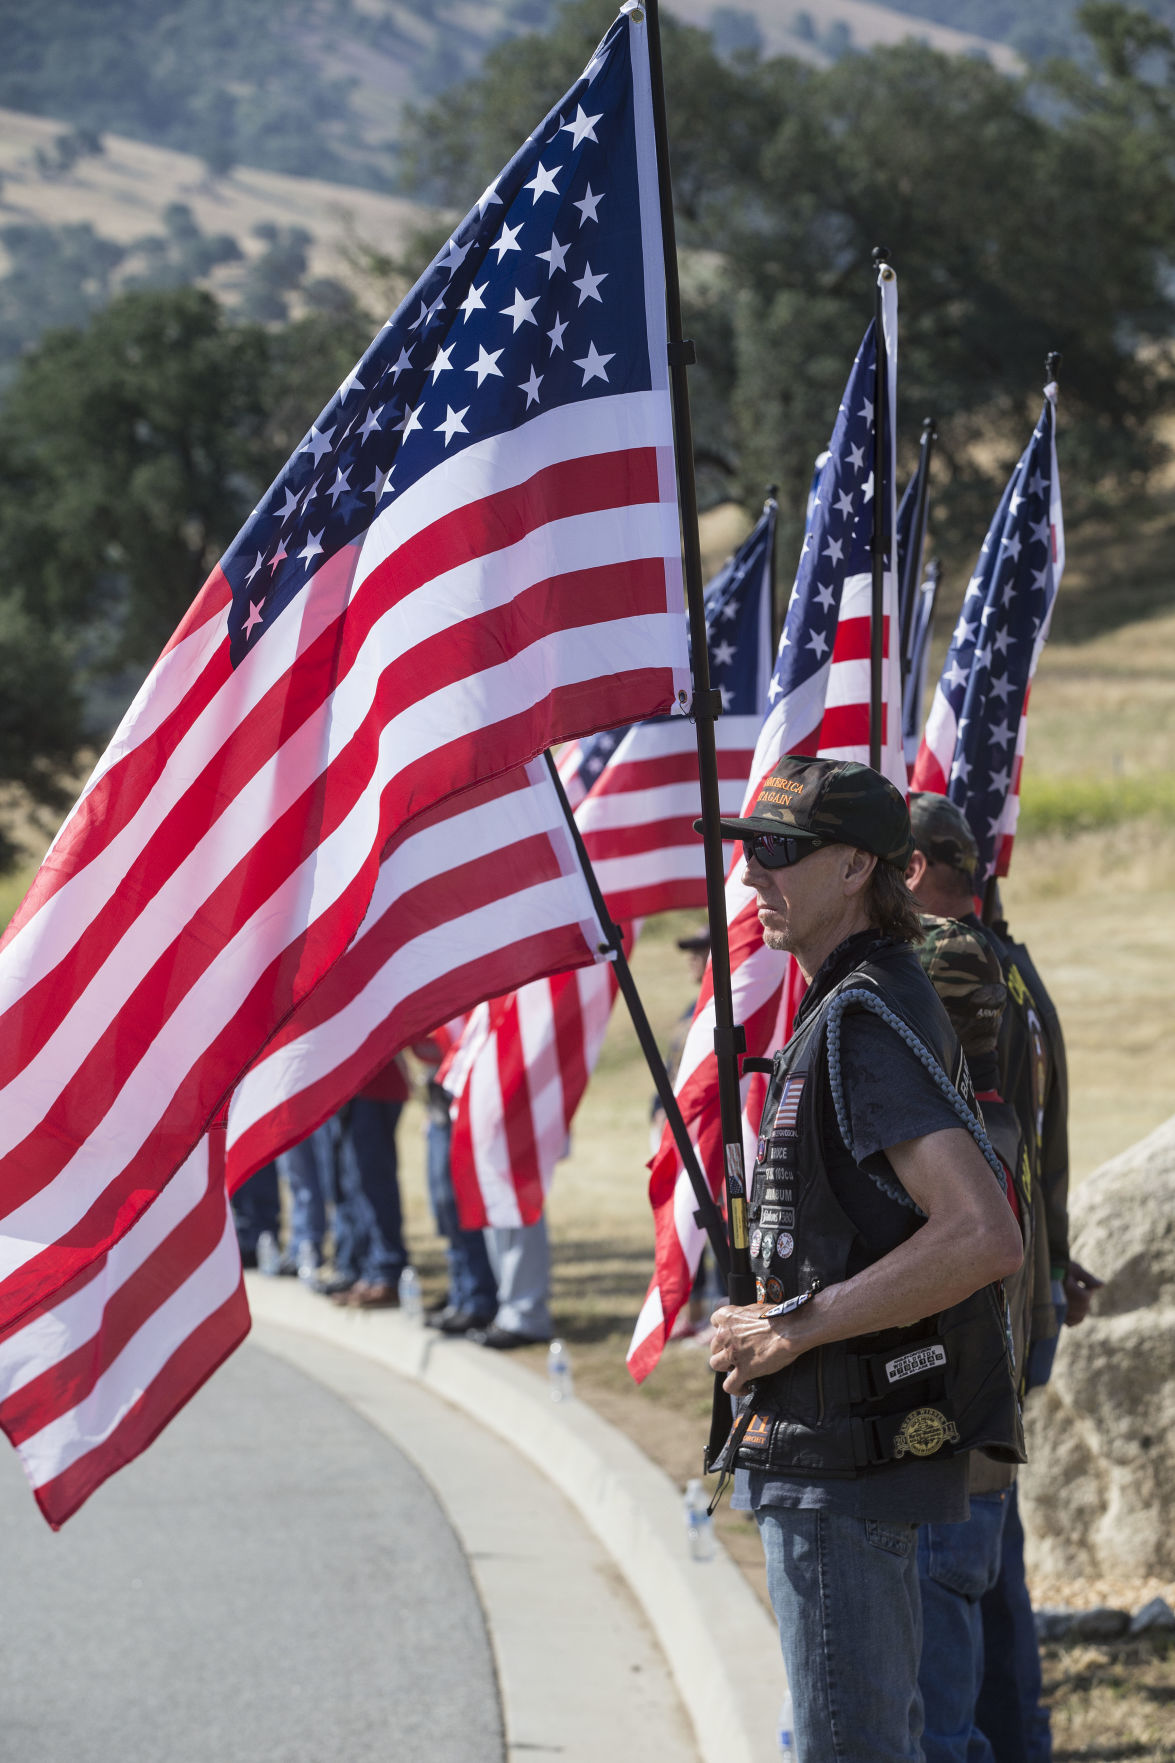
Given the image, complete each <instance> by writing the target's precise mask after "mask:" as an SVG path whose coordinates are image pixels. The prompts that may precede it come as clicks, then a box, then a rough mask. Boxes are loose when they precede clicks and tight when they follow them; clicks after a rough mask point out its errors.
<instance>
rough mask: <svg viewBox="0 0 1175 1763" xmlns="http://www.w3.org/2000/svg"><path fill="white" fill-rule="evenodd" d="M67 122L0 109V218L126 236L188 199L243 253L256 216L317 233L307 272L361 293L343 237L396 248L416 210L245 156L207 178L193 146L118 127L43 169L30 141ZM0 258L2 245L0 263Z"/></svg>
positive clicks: (236, 268) (232, 275)
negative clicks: (244, 162) (151, 142)
mask: <svg viewBox="0 0 1175 1763" xmlns="http://www.w3.org/2000/svg"><path fill="white" fill-rule="evenodd" d="M63 126H64V125H63V124H61V123H59V122H51V121H47V120H46V119H45V118H43V117H35V116H26V115H24V114H23V113H21V112H19V111H15V110H0V226H11V225H15V224H17V223H23V224H29V223H35V222H39V223H42V224H44V225H48V226H62V225H65V224H67V223H77V222H81V221H88V222H89V224H90V225H91V226H92V227H93V228H94V230H95V232H97V233H98V234H100V235H101V236H102V237H104V238H108V239H114V240H117V241H118V242H119V243H121V244H129V243H130V241H131V240H133V239H137V238H141V237H142V236H143V235H144V234H147V233H153V232H158V231H160V230H161V229H162V219H161V217H162V214H163V210H164V208H166V206H167V205H168V203H169V202H186V203H187V205H188V206H189V207H190V208H191V210H192V212H193V214H194V215H195V217H196V220H197V222H198V223H199V225H200V227H201V229H202V230H203V231H204V232H205V233H209V234H212V233H229V234H230V235H231V236H232V237H233V238H234V239H236V241H237V243H238V244H239V245H240V247H241V249H242V251H243V252H245V254H246V256H257V255H259V253H260V252H261V250H262V249H263V247H262V245H261V244H260V242H259V241H258V240H257V239H255V238H254V237H253V228H254V227H255V226H256V225H257V224H258V223H259V222H261V221H272V222H276V223H277V224H278V225H280V226H303V227H305V228H306V229H307V230H308V231H309V232H310V233H311V234H312V235H313V239H314V244H313V246H312V249H311V266H310V273H311V274H312V275H326V276H334V277H335V278H336V279H337V280H340V281H343V282H346V283H348V284H349V285H351V286H352V287H353V288H354V291H355V292H356V293H357V294H359V295H360V296H362V295H364V294H365V293H368V292H369V290H368V289H367V287H366V285H365V284H364V283H363V281H362V279H361V278H360V279H357V277H356V272H355V270H354V268H353V266H352V264H351V263H350V261H349V255H348V246H349V244H350V243H351V242H353V241H354V240H356V239H359V240H362V241H363V243H365V244H367V245H370V246H373V247H374V248H376V249H378V250H380V251H384V252H394V251H395V250H396V249H397V248H398V246H399V245H400V243H401V242H402V240H403V238H404V235H405V233H407V232H408V231H409V230H410V229H411V227H412V226H413V225H414V224H415V223H417V222H418V221H419V219H420V216H421V212H422V211H421V210H420V209H419V207H418V206H417V205H416V204H415V203H412V202H408V201H406V200H405V199H404V198H402V197H399V196H384V195H380V194H379V193H378V192H377V191H375V190H365V189H358V188H353V187H351V186H347V185H342V184H328V183H320V182H318V181H316V180H314V179H312V178H294V177H285V176H283V175H282V174H281V173H280V172H270V171H257V170H254V169H252V168H250V167H247V166H241V167H239V168H238V169H237V170H236V171H234V172H232V173H231V174H230V175H229V176H228V177H225V178H220V179H217V180H216V181H214V182H210V181H209V179H208V176H207V173H206V171H205V168H204V166H203V165H202V164H201V162H200V160H199V159H196V158H194V157H192V155H190V154H187V153H174V152H172V151H171V150H170V149H169V148H166V147H150V146H147V145H146V144H145V143H143V142H142V141H132V140H128V139H127V138H126V137H125V136H122V135H107V136H105V137H104V139H105V145H106V151H105V152H104V153H103V154H101V155H98V156H95V157H93V158H87V159H83V160H80V161H79V163H78V165H77V166H76V167H75V169H74V170H73V171H72V172H71V173H70V174H69V175H68V176H66V177H60V178H47V177H44V176H43V175H42V174H41V173H40V172H39V171H38V169H37V167H36V164H35V161H34V157H33V155H34V151H35V149H36V148H37V147H48V146H50V145H51V144H52V142H53V141H54V140H55V139H56V138H57V136H58V135H59V134H60V133H61V131H62V128H63ZM5 267H6V265H5V264H4V262H3V254H2V253H0V272H2V271H3V269H4V268H5ZM241 276H242V266H241V265H239V264H238V265H228V266H226V267H225V268H223V269H220V270H217V271H216V272H215V274H214V276H213V278H212V281H213V285H214V286H215V287H217V288H218V289H219V290H220V291H221V292H222V293H225V294H228V295H231V293H232V292H233V290H234V288H235V286H236V285H237V284H238V283H239V281H240V280H241ZM381 297H382V296H381Z"/></svg>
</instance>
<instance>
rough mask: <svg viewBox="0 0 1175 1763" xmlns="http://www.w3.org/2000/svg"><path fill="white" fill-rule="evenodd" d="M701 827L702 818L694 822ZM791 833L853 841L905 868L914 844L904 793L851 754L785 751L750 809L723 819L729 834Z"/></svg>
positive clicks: (730, 836) (726, 835)
mask: <svg viewBox="0 0 1175 1763" xmlns="http://www.w3.org/2000/svg"><path fill="white" fill-rule="evenodd" d="M694 826H695V828H696V829H697V830H698V831H700V830H701V822H700V821H695V822H694ZM756 833H789V834H790V835H791V836H792V837H793V838H797V839H813V840H819V841H820V843H821V844H823V845H857V846H859V848H860V849H861V850H862V851H872V852H873V853H874V855H875V856H877V857H880V858H881V860H882V862H884V863H892V864H893V865H894V867H895V868H896V869H900V870H903V871H904V870H905V868H906V865H907V864H908V863H909V861H910V857H911V854H912V852H913V849H914V841H913V839H912V837H911V836H910V817H909V815H908V814H907V812H906V803H905V799H904V798H903V796H902V793H901V791H900V790H897V789H895V788H894V786H893V784H891V783H890V781H889V779H888V778H884V777H882V775H881V773H880V772H878V771H873V770H872V769H871V768H870V767H869V766H868V765H858V764H857V763H856V762H855V761H854V760H846V759H812V758H809V757H808V756H807V755H806V754H803V753H789V754H788V755H787V757H786V759H781V760H780V761H779V764H778V765H777V766H776V767H775V768H774V770H773V771H769V772H768V774H767V776H766V777H765V778H764V779H763V782H762V785H761V786H760V789H759V794H758V796H757V798H756V800H755V803H754V807H753V808H752V810H751V813H750V814H748V815H746V816H744V817H743V818H742V819H739V820H725V819H724V820H723V822H722V836H723V837H724V838H727V839H744V838H753V837H754V835H755V834H756Z"/></svg>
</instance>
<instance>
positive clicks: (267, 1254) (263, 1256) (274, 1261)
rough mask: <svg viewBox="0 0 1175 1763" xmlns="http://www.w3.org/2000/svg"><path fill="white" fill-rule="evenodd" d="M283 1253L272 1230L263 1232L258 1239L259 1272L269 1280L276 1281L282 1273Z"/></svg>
mask: <svg viewBox="0 0 1175 1763" xmlns="http://www.w3.org/2000/svg"><path fill="white" fill-rule="evenodd" d="M281 1264H282V1252H281V1250H280V1249H279V1248H278V1246H277V1238H276V1237H275V1236H274V1234H273V1232H272V1231H271V1230H263V1231H262V1232H261V1235H260V1236H259V1237H258V1238H257V1271H258V1273H263V1274H264V1275H265V1277H266V1278H267V1279H276V1278H277V1276H278V1274H279V1273H280V1272H281Z"/></svg>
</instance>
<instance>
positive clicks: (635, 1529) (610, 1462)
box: [246, 1274, 784, 1763]
mask: <svg viewBox="0 0 1175 1763" xmlns="http://www.w3.org/2000/svg"><path fill="white" fill-rule="evenodd" d="M246 1284H247V1286H248V1293H249V1303H250V1306H251V1308H252V1311H253V1314H254V1316H255V1317H256V1318H257V1320H258V1321H259V1322H265V1323H268V1324H270V1325H276V1326H279V1327H282V1328H287V1329H291V1330H294V1331H296V1332H298V1333H301V1334H305V1335H310V1336H312V1337H314V1338H316V1339H319V1340H324V1341H329V1342H330V1343H332V1344H333V1345H335V1346H340V1347H344V1348H346V1349H348V1350H349V1351H351V1352H353V1353H358V1354H361V1355H362V1356H363V1357H364V1358H367V1359H371V1360H374V1361H375V1362H376V1363H378V1364H382V1365H385V1366H387V1367H388V1369H389V1370H391V1371H394V1372H396V1373H397V1374H398V1375H399V1376H401V1377H407V1378H412V1379H415V1380H416V1381H417V1382H419V1383H421V1384H423V1385H425V1386H426V1387H427V1388H428V1389H430V1390H432V1391H433V1392H434V1393H435V1394H437V1395H439V1396H440V1397H442V1398H443V1399H444V1400H445V1401H446V1402H448V1403H450V1404H451V1405H452V1406H453V1407H455V1408H459V1409H461V1410H463V1411H464V1412H465V1413H467V1414H469V1415H471V1416H472V1417H473V1418H474V1419H475V1420H476V1421H477V1422H478V1423H479V1424H480V1425H482V1426H484V1427H486V1428H487V1429H488V1430H489V1431H491V1432H494V1433H497V1434H498V1435H499V1436H500V1437H501V1438H503V1439H504V1440H506V1441H507V1443H509V1444H510V1445H511V1446H512V1447H513V1448H514V1449H515V1450H516V1451H518V1452H519V1453H520V1454H521V1455H522V1456H524V1457H526V1458H528V1459H529V1460H530V1461H531V1462H532V1463H534V1464H535V1465H536V1467H537V1468H539V1469H540V1470H541V1471H542V1472H543V1474H544V1475H546V1476H547V1477H548V1479H549V1480H550V1481H552V1482H554V1484H555V1486H556V1487H557V1488H558V1489H559V1490H560V1492H561V1493H562V1494H563V1495H564V1497H565V1498H566V1499H567V1500H569V1501H570V1502H571V1504H572V1505H573V1506H574V1507H575V1509H576V1510H577V1511H578V1512H579V1513H580V1515H581V1516H582V1518H583V1519H584V1521H585V1522H586V1524H587V1525H588V1526H589V1528H590V1529H591V1530H592V1531H593V1532H594V1533H595V1535H596V1536H597V1537H598V1538H599V1539H600V1542H601V1543H602V1544H603V1546H604V1548H605V1549H606V1550H607V1551H608V1553H609V1555H610V1556H611V1557H612V1559H613V1561H614V1562H615V1563H616V1566H617V1568H618V1569H619V1571H620V1573H621V1574H622V1575H623V1576H624V1578H625V1580H626V1581H627V1582H628V1585H629V1587H630V1589H631V1590H632V1593H633V1595H634V1596H635V1598H636V1599H637V1602H638V1603H639V1604H640V1606H641V1608H642V1609H643V1611H644V1613H645V1615H646V1617H647V1619H648V1621H649V1624H650V1626H651V1627H652V1629H653V1631H654V1633H655V1634H656V1636H657V1639H658V1641H659V1642H660V1644H661V1648H662V1650H663V1651H664V1654H665V1657H666V1660H667V1661H668V1663H669V1668H670V1670H671V1672H672V1674H673V1678H674V1681H675V1683H676V1686H677V1690H678V1694H679V1695H680V1697H681V1700H682V1704H683V1706H684V1707H685V1709H686V1712H687V1714H688V1715H689V1718H690V1720H691V1722H692V1724H693V1728H694V1733H695V1736H696V1739H697V1745H698V1751H699V1753H700V1755H701V1757H702V1759H703V1763H770V1760H771V1759H772V1758H775V1757H777V1756H778V1751H777V1749H776V1742H775V1722H776V1716H777V1714H778V1709H779V1702H780V1699H781V1696H782V1693H783V1681H784V1679H783V1665H782V1661H781V1660H780V1656H779V1639H778V1636H777V1634H776V1631H775V1625H774V1623H773V1622H772V1621H771V1619H770V1617H769V1616H768V1615H767V1613H766V1612H765V1611H764V1609H763V1607H762V1605H761V1604H760V1603H759V1600H758V1599H757V1598H756V1596H755V1594H754V1592H753V1591H752V1590H751V1588H750V1586H749V1585H748V1584H747V1582H746V1580H745V1579H744V1578H743V1576H742V1574H741V1572H740V1571H739V1569H738V1568H737V1567H736V1566H735V1565H734V1563H733V1561H731V1559H730V1558H729V1556H728V1555H727V1554H726V1553H725V1551H724V1550H723V1549H722V1548H721V1546H720V1545H719V1546H718V1548H717V1552H716V1556H715V1559H714V1560H713V1561H711V1562H708V1563H706V1564H705V1565H699V1564H698V1563H696V1562H693V1561H691V1560H690V1559H689V1558H688V1556H687V1554H686V1548H685V1539H684V1534H683V1525H682V1515H681V1493H680V1490H679V1489H678V1488H677V1487H676V1485H675V1484H674V1483H673V1482H672V1481H671V1480H670V1479H669V1477H668V1476H667V1475H666V1474H665V1473H664V1472H663V1471H662V1470H660V1469H658V1468H657V1466H656V1465H655V1464H653V1463H651V1462H650V1461H649V1459H648V1458H647V1457H646V1456H645V1455H644V1454H643V1452H641V1451H640V1450H638V1448H637V1446H636V1445H634V1444H633V1443H632V1441H631V1440H630V1439H628V1438H627V1437H626V1436H625V1435H624V1434H623V1433H622V1432H620V1431H619V1430H618V1429H617V1428H616V1427H614V1426H611V1425H610V1424H609V1423H608V1422H607V1421H606V1420H603V1419H602V1418H601V1417H600V1416H599V1415H598V1414H596V1413H594V1412H593V1410H592V1409H591V1408H589V1407H587V1406H586V1405H585V1404H584V1403H583V1402H579V1401H574V1400H573V1401H571V1402H562V1403H553V1402H552V1401H551V1400H550V1398H549V1397H548V1394H547V1391H546V1389H545V1388H544V1386H543V1385H542V1384H541V1383H540V1382H539V1380H538V1379H537V1378H536V1377H535V1376H534V1375H533V1374H532V1373H531V1372H529V1371H525V1370H524V1369H523V1368H522V1367H521V1366H519V1365H513V1364H511V1363H510V1361H509V1360H508V1359H507V1358H505V1357H504V1356H503V1355H500V1354H493V1353H487V1352H486V1351H485V1349H484V1348H480V1347H474V1346H470V1345H469V1344H468V1343H467V1342H465V1341H460V1340H446V1339H445V1338H444V1337H443V1336H441V1335H438V1334H436V1333H434V1332H432V1331H430V1330H428V1329H423V1328H419V1327H417V1326H416V1325H415V1324H413V1323H410V1322H408V1321H407V1320H406V1319H405V1318H404V1317H403V1316H401V1315H399V1314H398V1313H397V1312H396V1311H388V1310H383V1311H357V1310H350V1311H349V1310H345V1309H341V1308H338V1307H336V1306H334V1305H331V1304H328V1303H325V1302H324V1301H323V1299H321V1298H319V1297H316V1296H315V1295H314V1294H313V1293H312V1292H308V1291H307V1290H305V1288H304V1287H302V1286H300V1285H299V1284H298V1282H297V1281H296V1280H289V1279H283V1280H271V1279H264V1278H260V1277H259V1276H257V1275H255V1274H250V1275H247V1276H246Z"/></svg>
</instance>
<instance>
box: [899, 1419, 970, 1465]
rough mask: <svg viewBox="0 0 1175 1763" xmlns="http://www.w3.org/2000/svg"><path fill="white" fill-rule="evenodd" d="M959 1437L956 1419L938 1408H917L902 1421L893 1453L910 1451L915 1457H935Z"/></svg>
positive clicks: (901, 1454)
mask: <svg viewBox="0 0 1175 1763" xmlns="http://www.w3.org/2000/svg"><path fill="white" fill-rule="evenodd" d="M958 1437H959V1429H958V1427H957V1426H956V1425H955V1423H954V1421H953V1420H948V1419H947V1417H946V1415H945V1414H940V1413H939V1411H938V1409H937V1408H915V1409H914V1410H913V1411H912V1412H911V1413H909V1414H907V1415H906V1418H905V1419H904V1420H903V1421H902V1427H901V1431H900V1432H899V1433H898V1435H897V1437H896V1438H895V1439H894V1442H893V1454H894V1456H895V1457H904V1456H905V1454H906V1452H907V1451H910V1452H912V1453H913V1455H914V1456H915V1457H933V1456H934V1453H935V1452H936V1451H940V1450H941V1449H942V1447H943V1446H944V1445H945V1444H947V1443H948V1442H949V1443H951V1444H955V1443H957V1442H958Z"/></svg>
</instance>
